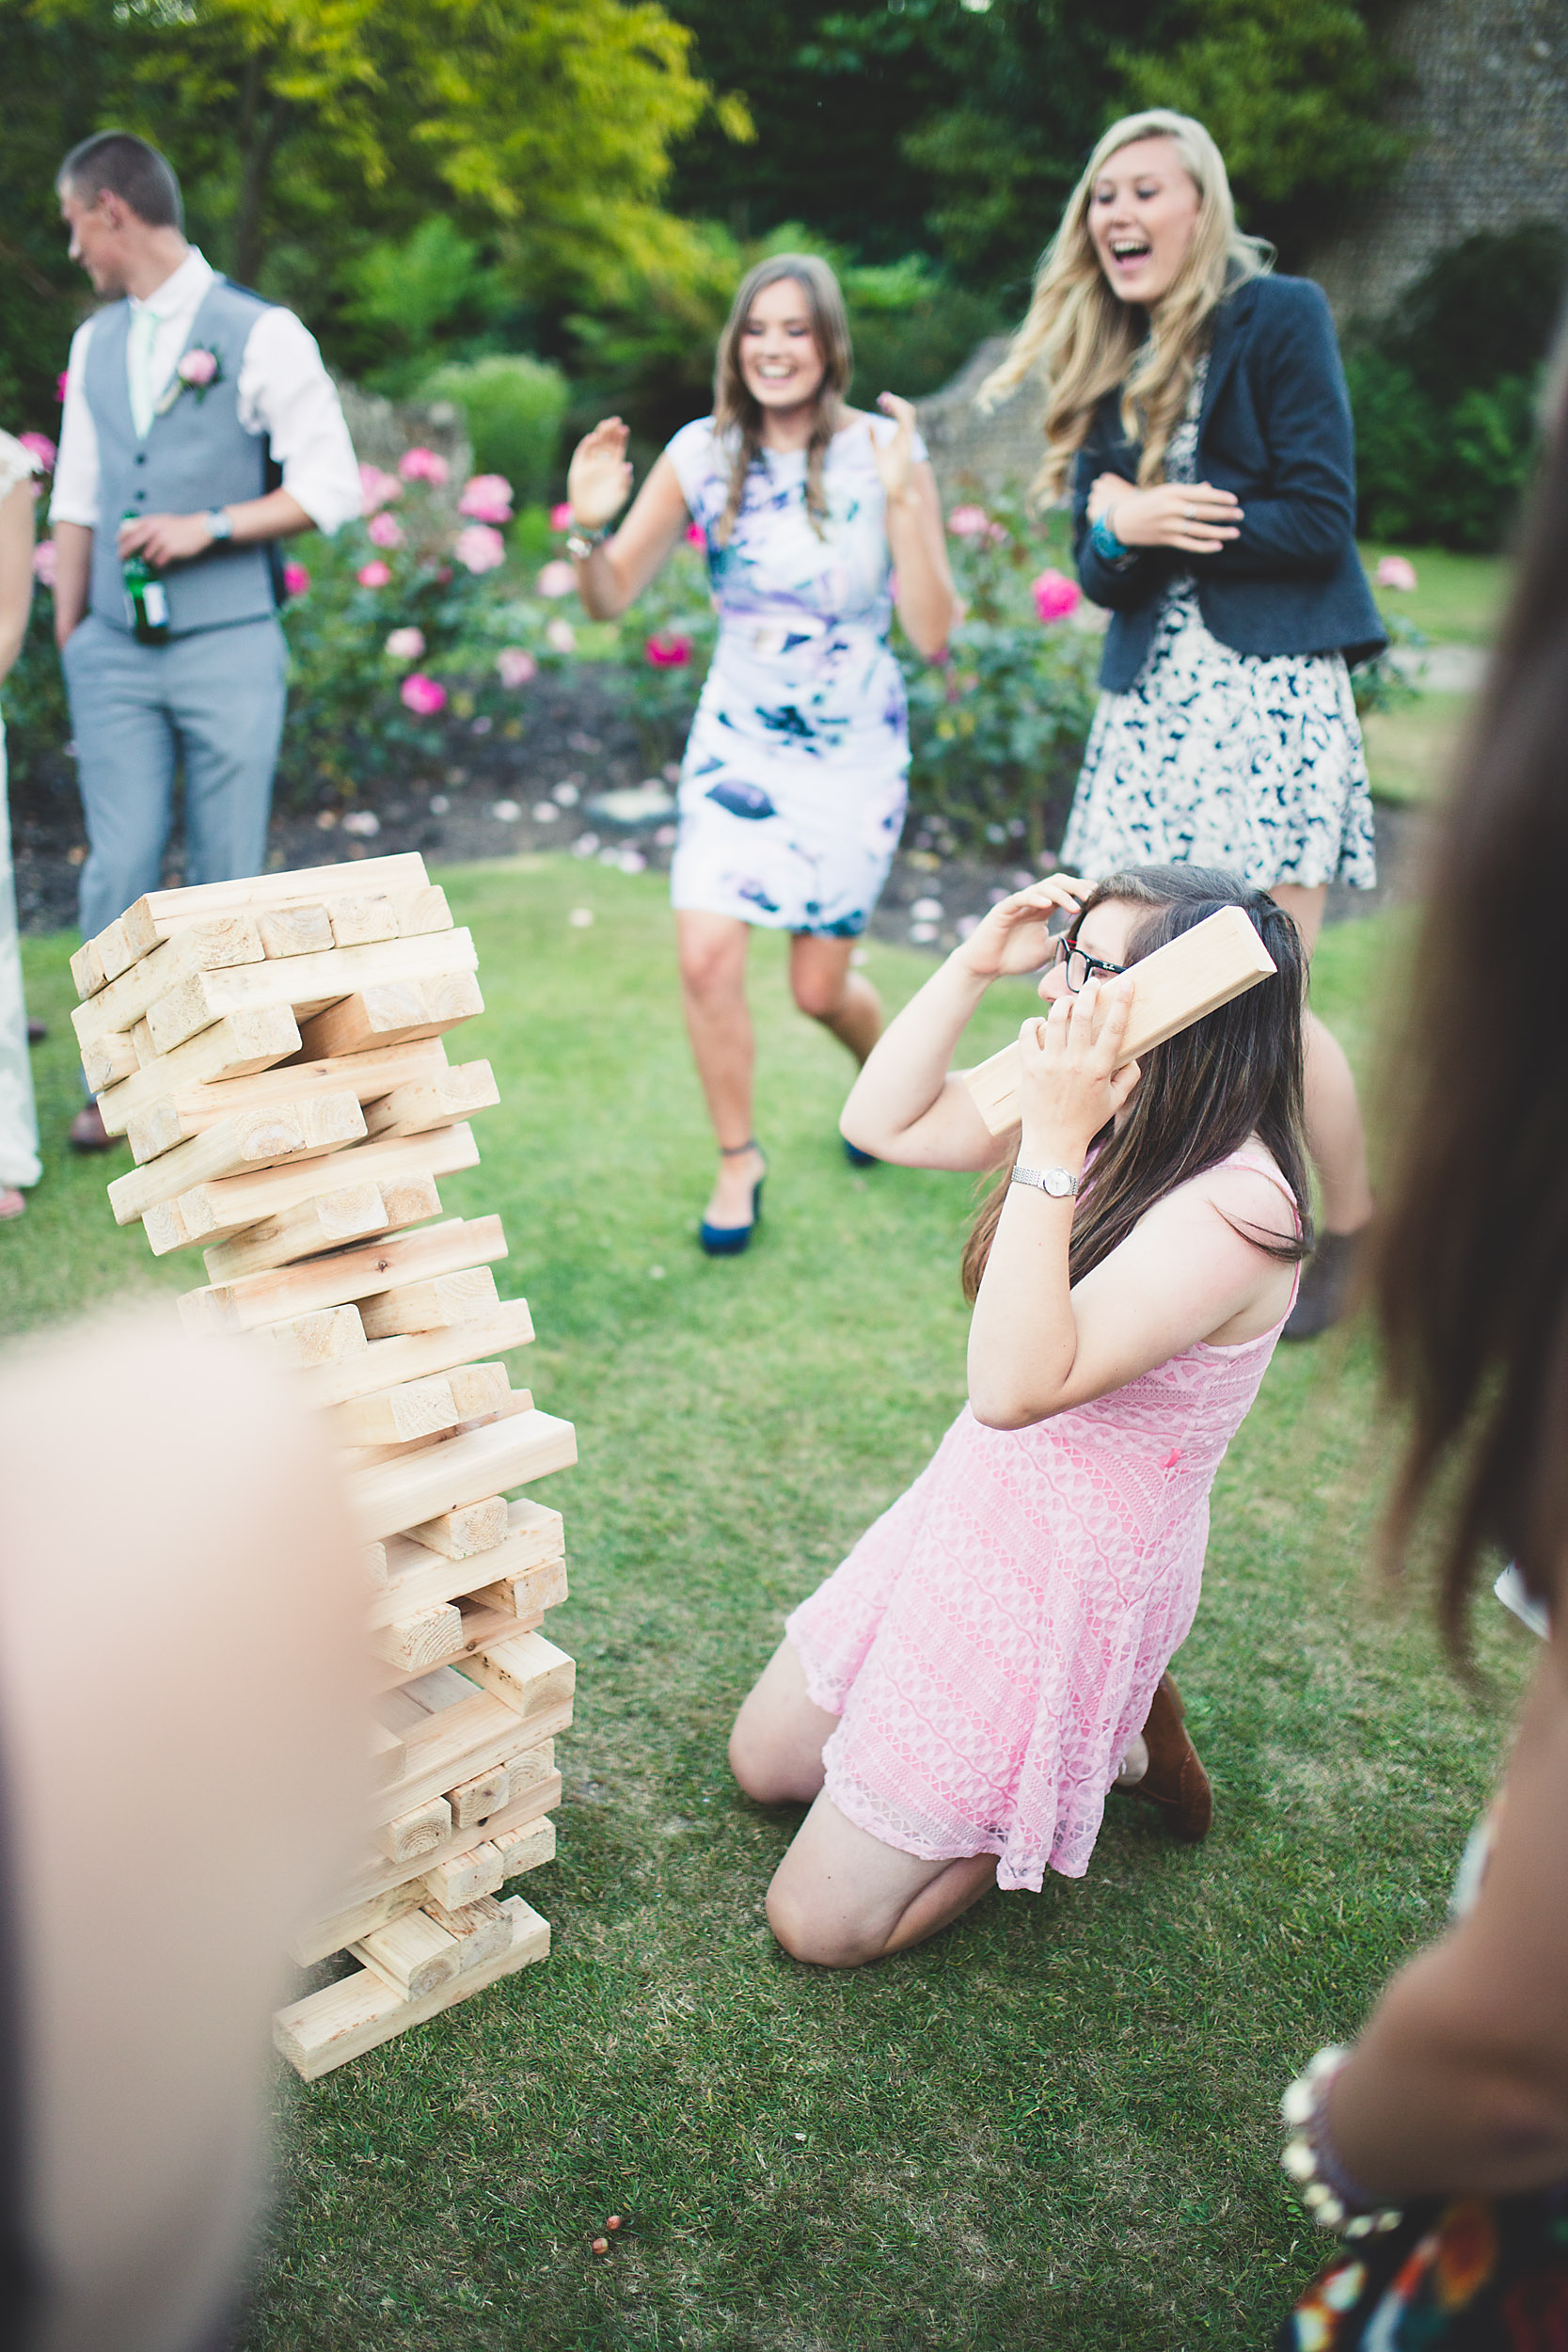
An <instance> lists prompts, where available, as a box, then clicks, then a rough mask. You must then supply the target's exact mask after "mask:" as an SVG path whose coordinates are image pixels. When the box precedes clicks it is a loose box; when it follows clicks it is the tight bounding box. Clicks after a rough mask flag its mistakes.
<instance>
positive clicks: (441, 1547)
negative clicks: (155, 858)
mask: <svg viewBox="0 0 1568 2352" xmlns="http://www.w3.org/2000/svg"><path fill="white" fill-rule="evenodd" d="M477 961H478V959H477V957H476V956H475V953H474V946H473V942H472V940H471V939H470V938H469V935H468V933H467V931H466V930H453V929H452V923H451V914H450V912H449V911H448V907H447V902H446V898H445V894H444V893H443V892H442V891H440V890H438V889H436V888H433V887H432V886H431V883H430V881H429V878H428V876H427V875H426V873H425V869H424V863H423V860H422V859H420V858H419V857H417V856H403V857H386V858H375V859H366V860H364V861H363V862H362V863H360V864H357V865H351V866H325V867H321V868H317V869H314V870H312V871H309V872H301V873H292V874H267V875H264V876H261V877H259V878H257V879H256V880H254V881H249V882H217V883H214V884H212V885H210V886H208V887H206V888H199V889H189V890H164V891H157V892H154V893H153V894H152V895H151V896H150V897H149V898H140V899H138V900H137V902H136V904H135V906H134V907H131V908H130V909H129V910H128V911H127V912H126V913H125V914H123V915H121V916H120V917H119V921H118V922H115V923H111V924H110V926H109V928H108V930H106V931H103V932H102V933H101V934H100V935H99V937H98V938H97V939H94V940H89V941H88V942H87V946H84V947H82V948H81V949H80V950H79V951H78V953H77V954H76V955H75V956H74V957H72V959H71V974H72V977H73V978H74V979H75V981H76V986H77V992H78V993H79V994H80V996H81V997H82V998H83V1000H84V1001H83V1002H82V1003H81V1005H80V1006H79V1007H78V1008H77V1009H76V1011H75V1013H74V1014H73V1016H72V1018H73V1020H74V1023H75V1026H76V1032H77V1037H78V1040H79V1042H80V1045H81V1048H82V1056H83V1061H84V1064H85V1067H86V1069H87V1077H88V1080H89V1083H90V1084H91V1085H92V1087H93V1089H94V1090H95V1092H96V1093H97V1095H98V1100H99V1104H100V1107H101V1108H102V1110H103V1120H104V1124H105V1125H106V1127H107V1128H108V1129H109V1132H110V1133H111V1134H113V1135H123V1136H125V1137H126V1139H127V1141H128V1142H129V1144H130V1146H131V1151H132V1154H133V1156H134V1158H135V1162H136V1166H135V1168H133V1169H131V1170H130V1171H129V1172H128V1173H126V1174H125V1175H122V1176H119V1177H117V1178H116V1179H115V1180H114V1182H113V1183H112V1184H110V1186H109V1200H110V1202H111V1204H112V1206H113V1208H114V1213H115V1216H116V1218H117V1219H118V1221H119V1223H120V1224H122V1225H125V1224H130V1223H132V1222H133V1221H134V1220H135V1219H136V1218H138V1217H139V1218H140V1219H141V1221H142V1225H143V1227H144V1229H145V1231H146V1233H147V1237H148V1240H149V1242H150V1245H151V1247H152V1248H153V1250H154V1251H155V1252H156V1253H157V1254H158V1255H159V1256H162V1255H164V1254H165V1253H166V1252H167V1251H169V1250H173V1249H179V1248H186V1247H189V1246H192V1245H200V1246H202V1247H203V1248H205V1255H206V1270H207V1278H208V1279H207V1283H206V1285H205V1286H204V1287H203V1288H201V1289H199V1290H194V1291H190V1292H187V1293H186V1294H185V1295H184V1296H183V1297H182V1299H181V1302H180V1305H181V1311H182V1316H183V1318H184V1322H185V1325H186V1327H187V1329H188V1330H190V1331H191V1332H193V1333H195V1334H198V1335H199V1334H206V1333H215V1332H227V1331H248V1332H254V1333H255V1334H256V1335H257V1339H258V1341H259V1343H263V1344H265V1345H268V1346H270V1347H271V1348H272V1349H273V1351H274V1352H275V1354H276V1355H277V1358H278V1359H281V1360H282V1361H284V1362H286V1363H288V1364H290V1365H292V1366H293V1367H295V1368H296V1370H297V1376H298V1379H299V1382H300V1386H301V1390H302V1392H303V1394H304V1395H305V1396H306V1397H307V1398H308V1400H309V1403H310V1404H311V1405H312V1406H315V1407H316V1408H317V1409H318V1410H319V1411H321V1412H322V1413H324V1414H325V1416H326V1417H327V1423H328V1427H329V1430H330V1433H331V1436H332V1438H333V1440H334V1442H335V1443H336V1444H337V1445H338V1446H339V1447H340V1448H341V1450H342V1454H343V1458H344V1466H345V1472H346V1486H347V1491H348V1496H349V1502H350V1508H351V1511H352V1513H353V1517H354V1520H355V1524H356V1532H357V1534H358V1537H359V1540H360V1542H361V1543H362V1545H363V1546H364V1560H365V1566H366V1573H367V1577H368V1580H369V1592H368V1636H369V1640H370V1643H371V1646H372V1653H373V1658H374V1673H375V1677H376V1681H377V1686H378V1696H377V1699H376V1702H375V1713H376V1718H377V1722H376V1727H375V1732H374V1756H373V1758H372V1775H373V1779H374V1783H375V1794H374V1800H373V1806H372V1820H371V1821H370V1822H369V1823H368V1824H367V1829H368V1833H369V1835H368V1837H367V1844H366V1850H365V1851H364V1852H363V1854H362V1856H361V1858H360V1861H359V1864H358V1866H357V1867H356V1870H355V1872H354V1873H353V1876H352V1880H351V1883H349V1884H348V1885H346V1886H345V1887H344V1888H343V1890H342V1900H341V1905H340V1906H339V1907H338V1909H337V1910H336V1911H335V1913H334V1914H333V1915H332V1916H331V1917H330V1918H327V1919H325V1920H323V1921H322V1922H321V1923H320V1925H319V1927H318V1928H317V1929H316V1931H314V1932H313V1933H312V1934H311V1935H309V1937H308V1938H306V1939H305V1940H304V1941H303V1943H302V1944H301V1946H300V1947H299V1948H298V1950H297V1952H296V1958H298V1959H299V1960H300V1961H301V1962H302V1963H309V1962H313V1961H319V1960H324V1959H325V1958H326V1957H328V1956H329V1955H330V1954H332V1953H334V1952H347V1953H349V1954H351V1955H352V1956H353V1958H354V1959H355V1960H356V1962H357V1963H359V1964H358V1966H357V1967H356V1968H355V1969H354V1970H353V1972H352V1973H350V1974H348V1975H346V1976H343V1977H341V1979H339V1980H337V1981H335V1982H333V1983H330V1984H327V1985H325V1987H323V1988H322V1989H321V1990H319V1991H317V1992H314V1993H311V1994H308V1995H306V1997H305V1998H303V1999H301V2000H298V2001H295V2002H294V2003H293V2004H292V2006H291V2007H289V2008H287V2009H285V2010H280V2011H279V2013H278V2015H277V2019H276V2021H275V2038H276V2040H277V2045H278V2047H279V2049H280V2050H281V2051H282V2052H283V2054H284V2055H285V2057H287V2058H289V2059H290V2061H291V2062H292V2063H293V2066H294V2067H296V2068H297V2070H298V2071H299V2073H300V2074H303V2075H305V2076H306V2077H308V2078H312V2077H314V2076H316V2075H318V2074H325V2073H327V2072H328V2071H329V2070H330V2069H331V2068H332V2067H334V2066H337V2065H340V2064H341V2062H342V2061H343V2060H344V2059H345V2058H355V2057H356V2056H357V2055H358V2054H359V2053H360V2052H361V2051H363V2050H368V2049H371V2048H372V2047H373V2046H374V2045H375V2044H376V2043H377V2042H385V2041H388V2039H389V2038H390V2037H391V2036H392V2035H394V2034H397V2033H401V2032H402V2030H403V2028H404V2026H412V2025H418V2024H420V2022H421V2021H422V2020H423V2019H425V2018H427V2017H432V2016H434V2015H435V2014H436V2011H437V2010H443V2009H446V2008H449V2007H451V2005H452V2004H453V2003H454V2002H457V2001H461V2000H466V1999H467V1996H468V1994H470V1993H477V1992H478V1991H479V1990H480V1989H481V1987H482V1986H483V1985H487V1984H492V1983H494V1982H495V1980H496V1979H497V1978H499V1977H503V1976H508V1975H510V1974H511V1973H512V1972H513V1971H514V1970H515V1969H518V1968H521V1967H524V1966H526V1965H527V1963H529V1962H530V1961H534V1960H543V1959H544V1958H545V1957H546V1953H547V1952H548V1950H549V1928H548V1925H547V1924H546V1921H545V1920H543V1919H542V1918H540V1916H539V1915H538V1914H537V1913H536V1912H534V1911H532V1910H531V1908H530V1907H529V1905H528V1904H527V1903H526V1902H525V1901H524V1900H523V1899H522V1898H521V1897H520V1896H517V1895H514V1896H512V1897H511V1898H509V1899H507V1900H505V1901H501V1902H498V1901H497V1900H496V1899H495V1898H496V1893H497V1890H498V1889H499V1887H500V1886H502V1885H503V1884H504V1883H506V1881H507V1880H509V1879H513V1878H516V1877H518V1876H520V1875H521V1874H522V1873H523V1872H525V1871H527V1870H531V1869H533V1868H535V1867H537V1866H538V1865H539V1864H540V1863H542V1862H547V1861H548V1860H549V1859H550V1857H551V1855H552V1854H553V1853H554V1851H555V1832H554V1825H553V1823H552V1822H551V1821H550V1820H549V1818H548V1817H549V1813H550V1810H551V1807H552V1806H553V1805H554V1804H556V1803H557V1801H558V1800H559V1798H560V1794H561V1779H560V1775H559V1774H558V1773H557V1772H556V1770H555V1766H554V1756H553V1751H552V1744H551V1743H552V1740H553V1738H554V1735H555V1734H556V1733H557V1732H559V1731H563V1730H564V1729H565V1728H566V1726H567V1725H568V1724H570V1722H571V1720H572V1692H573V1686H574V1668H573V1664H572V1661H571V1660H570V1659H569V1658H568V1657H566V1656H565V1655H564V1653H563V1652H562V1651H561V1650H559V1649H557V1648H556V1647H555V1646H554V1645H553V1644H552V1643H550V1642H548V1641H546V1639H545V1637H544V1635H543V1634H542V1633H541V1632H540V1631H539V1630H538V1628H539V1624H540V1621H541V1619H542V1617H543V1615H544V1613H545V1612H546V1610H547V1609H551V1608H554V1607H555V1606H556V1604H557V1603H558V1602H560V1601H562V1600H563V1599H564V1598H565V1596H566V1572H565V1553H564V1547H563V1544H562V1521H561V1516H560V1514H559V1513H558V1512H556V1511H551V1510H547V1509H546V1508H545V1507H544V1506H543V1505H542V1504H540V1503H537V1502H512V1503H508V1502H506V1501H505V1500H504V1490H505V1489H506V1488H508V1487H511V1486H519V1485H522V1484H524V1483H525V1482H527V1481H530V1480H532V1479H535V1478H538V1477H541V1476H543V1475H544V1473H545V1472H546V1471H547V1470H562V1469H564V1468H565V1467H567V1466H568V1465H570V1464H571V1463H572V1462H575V1461H576V1459H577V1441H576V1438H575V1435H574V1432H573V1430H572V1426H571V1423H570V1422H564V1421H558V1420H556V1419H554V1418H553V1417H552V1416H551V1415H550V1414H548V1413H543V1412H539V1411H537V1410H535V1408H534V1405H533V1400H532V1398H531V1395H530V1394H529V1392H528V1391H527V1390H526V1389H525V1390H513V1389H512V1388H511V1387H510V1385H509V1382H508V1379H507V1375H506V1371H505V1368H504V1366H503V1365H501V1364H499V1363H496V1362H488V1361H483V1360H481V1359H485V1358H488V1357H492V1356H494V1355H495V1354H496V1352H497V1351H498V1350H504V1349H508V1348H514V1347H519V1346H522V1345H523V1344H524V1343H527V1342H528V1341H530V1340H531V1339H532V1337H533V1327H532V1324H531V1320H530V1317H529V1311H528V1306H527V1302H526V1301H525V1300H523V1299H520V1298H519V1299H509V1300H503V1299H500V1298H499V1297H498V1295H497V1292H496V1280H495V1276H494V1274H493V1273H492V1272H491V1270H490V1269H491V1267H492V1265H493V1264H494V1263H495V1262H496V1261H497V1260H498V1259H500V1258H503V1257H504V1256H505V1254H506V1244H505V1241H504V1239H503V1237H502V1234H501V1227H500V1219H499V1217H497V1216H482V1217H474V1218H467V1219H465V1218H461V1217H451V1218H448V1219H446V1220H445V1221H443V1222H440V1223H431V1222H430V1221H429V1220H431V1219H432V1218H438V1217H439V1216H440V1213H441V1202H440V1200H439V1197H438V1195H437V1192H436V1182H437V1179H438V1178H440V1177H442V1176H445V1175H449V1174H451V1173H452V1172H454V1171H455V1170H457V1169H459V1168H472V1167H473V1166H474V1165H475V1164H476V1162H477V1160H478V1158H479V1152H478V1150H477V1148H476V1146H475V1143H474V1138H473V1131H472V1129H471V1128H470V1127H469V1125H468V1124H467V1120H468V1118H469V1116H470V1114H472V1113H473V1112H476V1111H479V1110H483V1109H484V1108H485V1107H487V1106H488V1105H489V1104H494V1103H495V1102H496V1101H497V1099H498V1097H497V1092H496V1085H495V1080H494V1077H493V1075H492V1073H491V1070H490V1065H489V1063H488V1062H483V1061H478V1062H469V1063H467V1064H464V1065H462V1066H460V1067H455V1068H454V1067H452V1066H451V1065H450V1064H449V1062H448V1059H447V1053H446V1047H445V1045H444V1043H443V1042H442V1040H443V1038H444V1036H445V1033H446V1032H447V1031H448V1030H449V1029H451V1028H454V1027H455V1026H456V1025H457V1024H458V1023H459V1022H462V1021H466V1020H468V1019H469V1018H470V1017H471V1016H472V1015H473V1014H474V1013H477V1012H481V1011H483V999H482V998H481V996H480V993H479V987H478V983H477V981H476V980H475V977H474V973H475V968H476V965H477Z"/></svg>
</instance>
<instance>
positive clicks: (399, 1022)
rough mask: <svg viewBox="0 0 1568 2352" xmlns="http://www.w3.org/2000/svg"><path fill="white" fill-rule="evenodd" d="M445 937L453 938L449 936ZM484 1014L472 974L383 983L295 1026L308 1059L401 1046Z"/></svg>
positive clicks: (362, 991)
mask: <svg viewBox="0 0 1568 2352" xmlns="http://www.w3.org/2000/svg"><path fill="white" fill-rule="evenodd" d="M448 936H451V938H456V937H457V936H458V934H457V933H456V932H455V931H454V932H451V933H450V934H448ZM483 1010H484V999H483V996H482V995H481V993H480V988H479V982H478V981H477V980H476V979H475V977H474V976H473V974H472V973H471V972H450V973H446V974H442V975H439V976H437V977H434V978H431V979H425V980H402V981H388V982H387V983H386V984H385V985H384V986H382V987H379V988H366V989H362V990H361V991H360V992H359V993H357V994H356V995H353V996H345V997H343V998H342V999H341V1002H339V1003H338V1004H335V1005H329V1006H328V1007H327V1009H326V1010H325V1012H319V1013H317V1014H315V1015H314V1017H313V1018H312V1019H310V1020H309V1021H306V1022H303V1023H302V1024H301V1025H300V1035H301V1037H302V1038H303V1040H304V1041H305V1051H306V1052H307V1053H308V1054H317V1055H322V1056H326V1055H331V1054H363V1053H365V1052H367V1051H368V1050H369V1049H370V1048H371V1047H372V1046H374V1045H383V1046H385V1045H404V1044H408V1043H411V1042H412V1041H414V1040H416V1039H418V1038H425V1037H440V1036H442V1035H443V1034H444V1033H445V1031H446V1030H448V1029H455V1028H456V1027H457V1025H458V1024H459V1023H460V1022H463V1021H471V1020H473V1018H474V1017H475V1015H476V1014H477V1013H482V1012H483Z"/></svg>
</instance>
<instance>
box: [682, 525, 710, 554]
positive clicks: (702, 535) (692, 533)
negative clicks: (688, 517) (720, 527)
mask: <svg viewBox="0 0 1568 2352" xmlns="http://www.w3.org/2000/svg"><path fill="white" fill-rule="evenodd" d="M686 544H687V546H688V547H689V548H705V547H706V545H707V532H705V530H704V529H703V526H702V524H701V523H688V524H687V526H686Z"/></svg>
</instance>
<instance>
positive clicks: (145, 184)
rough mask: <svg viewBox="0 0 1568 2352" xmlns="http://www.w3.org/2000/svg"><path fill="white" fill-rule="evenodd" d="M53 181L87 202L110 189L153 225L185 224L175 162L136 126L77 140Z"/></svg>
mask: <svg viewBox="0 0 1568 2352" xmlns="http://www.w3.org/2000/svg"><path fill="white" fill-rule="evenodd" d="M55 187H56V188H58V189H60V190H61V191H63V192H67V193H69V194H70V195H71V196H79V197H80V198H81V199H82V200H83V202H84V203H86V204H88V205H91V204H96V203H97V201H98V199H99V198H100V197H101V196H102V195H103V191H104V189H105V188H107V189H109V190H110V191H111V193H112V194H114V195H115V196H118V197H119V200H120V202H121V203H122V204H128V205H129V206H130V208H131V210H132V212H134V213H135V215H136V218H137V219H138V220H142V221H145V222H146V223H147V226H148V227H149V228H150V229H183V228H184V225H185V208H184V205H183V204H182V201H181V198H180V183H179V181H178V180H177V179H176V178H175V176H174V167H173V166H172V165H171V164H170V163H169V161H168V159H167V157H166V156H164V155H160V154H159V152H158V151H157V149H156V148H155V147H150V146H149V145H148V143H147V141H146V139H139V138H137V136H136V135H135V132H134V131H96V132H94V134H93V135H92V137H91V138H88V139H81V140H79V141H78V143H77V144H76V146H74V147H73V148H72V149H71V152H70V154H69V155H68V156H67V157H66V159H65V161H64V163H63V164H62V165H61V166H60V167H59V170H58V171H57V172H56V173H55Z"/></svg>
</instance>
